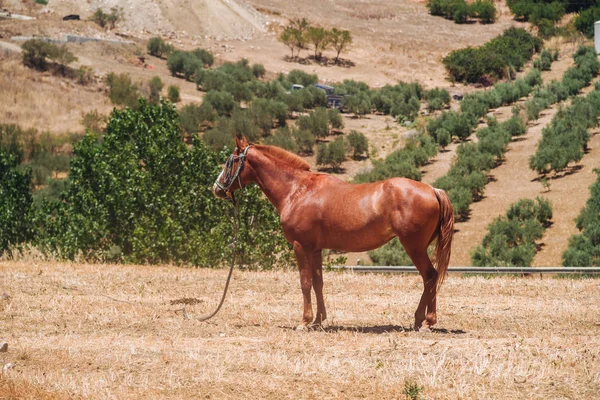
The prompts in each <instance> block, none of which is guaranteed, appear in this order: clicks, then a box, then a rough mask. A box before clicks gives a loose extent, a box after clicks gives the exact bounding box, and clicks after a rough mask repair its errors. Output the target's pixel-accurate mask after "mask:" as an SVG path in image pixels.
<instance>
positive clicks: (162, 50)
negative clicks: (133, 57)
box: [148, 36, 173, 57]
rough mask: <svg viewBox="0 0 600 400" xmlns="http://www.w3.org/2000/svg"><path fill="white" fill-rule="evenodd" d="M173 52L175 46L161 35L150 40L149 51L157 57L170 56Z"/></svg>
mask: <svg viewBox="0 0 600 400" xmlns="http://www.w3.org/2000/svg"><path fill="white" fill-rule="evenodd" d="M172 52H173V46H171V45H170V44H168V43H165V41H164V40H163V39H162V38H161V37H160V36H154V37H152V38H150V40H149V41H148V53H150V54H151V55H153V56H155V57H163V56H168V55H169V54H170V53H172Z"/></svg>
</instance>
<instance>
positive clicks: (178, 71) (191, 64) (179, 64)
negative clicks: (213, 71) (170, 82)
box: [167, 49, 214, 83]
mask: <svg viewBox="0 0 600 400" xmlns="http://www.w3.org/2000/svg"><path fill="white" fill-rule="evenodd" d="M213 62H214V57H213V55H212V53H210V52H208V51H206V50H204V49H196V50H193V51H180V50H174V51H172V52H171V53H169V54H168V56H167V67H168V68H169V71H170V72H171V75H173V76H179V75H183V77H184V78H185V79H187V80H193V79H196V83H198V82H197V80H198V77H197V75H198V71H201V70H202V69H203V68H204V67H209V66H211V65H212V64H213Z"/></svg>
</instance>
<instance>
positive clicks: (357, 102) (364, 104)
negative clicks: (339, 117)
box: [342, 92, 371, 117]
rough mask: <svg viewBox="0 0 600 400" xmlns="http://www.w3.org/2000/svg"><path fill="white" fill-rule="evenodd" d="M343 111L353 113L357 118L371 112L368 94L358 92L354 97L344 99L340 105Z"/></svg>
mask: <svg viewBox="0 0 600 400" xmlns="http://www.w3.org/2000/svg"><path fill="white" fill-rule="evenodd" d="M342 107H343V108H344V110H347V111H348V112H351V113H353V114H354V115H356V116H357V117H360V116H361V115H366V114H369V113H370V112H371V98H370V97H369V95H368V93H365V92H360V93H357V94H355V95H351V96H346V97H344V101H343V104H342Z"/></svg>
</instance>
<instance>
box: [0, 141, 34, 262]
mask: <svg viewBox="0 0 600 400" xmlns="http://www.w3.org/2000/svg"><path fill="white" fill-rule="evenodd" d="M18 158H19V157H18V156H17V155H15V154H11V153H9V152H7V151H6V150H5V149H4V148H2V147H1V146H0V256H2V255H3V254H4V253H8V255H9V257H12V255H13V251H14V250H15V249H20V246H21V245H22V244H23V243H25V242H27V241H29V240H31V239H32V237H33V229H32V228H33V224H32V222H33V221H32V211H33V210H32V204H33V198H32V194H31V171H30V170H29V169H23V168H19V160H18Z"/></svg>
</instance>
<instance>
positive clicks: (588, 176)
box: [0, 0, 600, 266]
mask: <svg viewBox="0 0 600 400" xmlns="http://www.w3.org/2000/svg"><path fill="white" fill-rule="evenodd" d="M3 5H4V6H5V7H7V8H9V9H11V10H12V11H14V12H18V13H21V14H25V15H32V16H34V17H35V18H36V19H35V20H31V21H20V20H0V90H1V91H2V93H3V96H1V98H0V123H2V124H11V123H14V124H18V125H20V126H22V127H23V128H36V129H38V130H39V131H40V132H51V133H53V134H63V133H66V132H81V131H82V130H83V125H82V123H81V120H82V116H83V115H84V114H85V113H88V112H91V111H94V110H95V111H98V112H99V113H100V114H102V115H107V114H108V113H109V112H110V111H111V109H112V108H113V106H112V104H110V102H109V100H108V98H107V96H106V87H105V85H104V84H103V83H102V79H103V77H104V76H105V75H106V74H108V73H110V72H115V73H127V74H129V75H130V76H131V77H132V78H133V80H134V81H136V82H138V83H145V82H148V81H149V80H150V79H151V78H152V77H153V76H159V77H160V78H161V80H162V81H163V82H164V83H165V86H167V85H177V86H179V87H180V88H181V98H182V102H181V103H180V104H179V107H181V106H183V105H185V104H189V103H198V102H201V101H202V98H203V96H204V94H203V92H200V91H198V90H197V89H196V85H195V84H194V83H193V82H187V81H185V80H183V79H179V78H176V77H173V76H171V75H170V73H169V71H168V69H167V66H166V62H165V60H164V59H159V58H156V57H151V56H148V55H147V54H146V41H147V39H148V38H149V37H151V36H155V35H161V36H162V37H163V38H164V39H165V40H166V41H167V42H168V43H170V44H172V45H174V46H175V47H176V48H180V49H193V48H196V47H202V48H205V49H209V50H211V51H212V52H213V53H214V54H215V56H216V64H222V63H224V62H226V61H237V60H239V59H240V58H247V59H248V60H249V61H250V62H251V63H261V64H263V65H264V66H265V68H266V71H267V75H266V76H267V78H273V77H275V76H276V74H278V73H280V72H289V71H290V70H292V69H301V70H303V71H305V72H308V73H315V74H318V76H319V79H320V81H322V82H341V81H343V80H345V79H354V80H358V81H364V82H366V83H368V84H369V85H371V86H372V87H379V86H382V85H384V84H388V83H391V84H394V83H396V82H397V81H398V80H405V81H418V82H420V83H421V84H422V85H424V86H425V87H426V88H432V87H443V88H447V89H448V90H449V91H450V93H452V94H458V93H461V94H462V93H467V92H471V91H477V90H484V89H481V88H475V87H473V86H464V85H461V84H452V83H451V82H449V81H448V80H447V77H446V74H445V71H444V69H443V67H442V65H441V63H440V60H441V58H442V57H443V56H444V55H446V54H447V53H448V52H450V51H452V50H454V49H457V48H462V47H465V46H477V45H480V44H482V43H484V42H486V41H488V40H489V39H491V38H493V37H495V36H496V35H498V34H499V33H501V32H502V31H503V30H504V29H506V28H507V27H509V26H527V25H526V24H524V23H521V22H517V21H514V20H513V19H512V18H511V17H510V15H509V14H508V12H507V10H506V9H505V7H504V5H499V8H500V16H499V20H498V22H497V23H495V24H492V25H482V24H479V23H474V24H466V25H457V24H454V23H453V22H452V21H447V20H444V19H442V18H439V17H432V16H431V15H429V14H428V13H427V10H426V8H425V7H424V5H423V3H422V2H413V1H408V0H405V1H401V2H399V3H397V4H396V3H391V2H386V1H374V2H353V1H350V0H343V1H337V2H325V3H323V2H316V1H314V0H303V1H300V2H297V3H295V6H294V7H290V6H289V4H287V3H285V2H280V1H274V0H248V1H247V2H244V1H242V0H230V1H225V0H188V1H178V0H163V1H159V0H152V1H141V0H136V1H129V2H124V1H117V0H103V1H98V0H92V1H89V2H78V1H72V0H65V1H61V2H58V1H57V2H54V1H50V3H49V5H48V6H40V5H35V4H34V3H33V2H31V1H26V2H23V1H16V0H5V1H4V2H3ZM113 6H119V7H123V21H122V22H121V23H119V24H118V26H117V27H116V28H115V29H114V30H105V29H102V28H100V27H98V26H97V25H96V24H94V23H93V22H90V21H87V19H88V18H89V17H90V16H91V15H92V13H93V12H94V11H95V10H96V9H97V8H98V7H102V8H103V9H105V10H108V9H110V8H111V7H113ZM307 10H312V11H307ZM314 10H318V12H316V11H314ZM66 14H79V15H80V16H81V17H82V19H83V20H82V21H62V19H61V18H62V16H64V15H66ZM304 16H306V17H307V18H309V20H310V21H311V22H313V23H315V24H320V25H323V26H325V27H341V28H344V29H349V30H351V31H352V34H353V36H354V44H353V45H352V47H351V48H350V50H349V51H348V52H347V53H345V54H343V58H344V59H345V60H347V61H350V63H347V64H346V65H345V66H339V65H319V64H316V63H314V62H313V61H310V60H304V61H303V63H298V62H289V61H287V60H286V58H285V57H286V55H287V54H288V50H287V48H286V47H285V46H284V45H283V44H281V43H279V42H278V41H277V40H276V35H277V34H278V32H279V31H280V29H281V26H282V24H286V23H287V22H288V20H289V19H291V18H297V17H304ZM66 34H78V35H82V36H88V37H93V38H98V39H109V40H116V41H124V40H126V41H127V43H121V44H115V43H105V42H98V43H85V44H68V45H67V46H68V48H69V50H71V51H72V52H73V53H74V54H75V55H76V56H77V57H78V61H77V62H76V63H75V64H74V65H75V66H87V67H89V68H91V69H92V71H93V73H94V75H95V83H94V84H91V85H89V86H81V85H77V84H74V83H73V82H72V81H70V80H67V79H63V78H59V77H57V76H53V75H52V74H50V73H48V72H45V73H39V72H35V71H32V70H30V69H28V68H25V67H24V66H23V65H22V64H21V62H20V60H21V55H20V53H19V47H18V46H19V44H21V43H22V42H18V41H15V40H11V39H12V38H13V37H15V36H40V37H50V38H60V37H62V36H63V35H66ZM578 44H579V42H569V41H565V40H558V41H556V42H554V43H551V44H550V45H551V46H553V47H555V48H557V49H559V50H560V58H559V61H558V62H556V63H555V64H554V65H553V66H552V69H551V71H549V72H546V73H544V76H543V78H544V80H545V81H549V80H551V79H560V77H561V76H562V74H563V73H564V71H565V70H566V69H567V68H568V66H569V65H570V64H569V63H570V62H571V61H570V60H571V53H572V52H573V51H574V49H575V48H576V46H577V45H578ZM306 53H307V51H305V50H303V56H306ZM325 55H326V56H329V57H331V56H332V54H331V52H326V53H325ZM141 59H143V61H141ZM527 68H530V65H528V66H527V67H526V69H527ZM451 106H452V108H454V109H456V108H457V107H458V106H459V103H458V102H457V101H453V102H452V104H451ZM559 107H560V105H557V106H554V107H553V108H552V109H549V110H547V111H545V112H544V114H543V115H542V117H541V118H540V119H539V120H537V121H534V122H532V123H531V124H530V126H529V130H528V132H527V134H526V135H525V136H524V137H523V138H520V139H518V140H514V141H513V142H511V143H510V144H509V151H508V153H507V155H506V159H505V161H504V163H503V164H502V165H500V166H499V167H498V168H496V169H494V170H493V171H492V172H491V182H490V183H489V185H488V186H487V188H486V192H485V196H484V197H483V198H482V199H481V200H480V201H478V202H476V203H473V204H472V205H471V214H470V218H469V219H468V220H467V221H465V222H461V223H459V224H457V226H456V228H457V235H456V241H455V249H454V254H453V258H452V260H451V264H452V265H468V264H470V256H469V253H470V251H471V249H472V248H473V247H474V246H475V245H476V244H478V243H479V242H480V241H481V239H482V238H483V236H484V235H485V232H486V228H487V225H488V224H489V223H490V222H491V221H492V220H493V219H494V218H495V217H496V216H498V215H501V214H503V213H504V212H505V211H506V207H507V206H508V205H509V204H510V203H512V202H514V201H515V200H517V199H519V198H522V197H527V198H535V197H536V196H538V195H544V196H546V197H548V198H549V199H550V200H551V202H552V204H553V205H554V206H555V216H556V217H555V223H554V225H553V226H552V227H551V228H550V229H548V230H547V232H546V236H545V237H544V239H543V241H542V242H543V243H542V244H541V251H540V252H539V254H538V256H537V257H536V259H535V264H536V265H541V266H550V265H559V264H560V254H561V253H562V251H563V250H564V249H565V248H566V246H567V242H568V238H569V237H570V236H571V235H572V234H573V233H575V224H574V222H573V218H574V217H575V216H576V215H577V214H578V212H579V209H580V208H581V207H582V205H583V204H584V203H585V201H586V199H587V197H588V193H589V192H588V187H589V185H590V184H591V183H592V182H593V180H594V174H593V173H592V172H591V170H592V168H594V167H596V166H598V165H600V153H599V151H598V150H599V149H600V143H599V138H600V136H599V135H598V134H596V135H595V136H594V137H593V138H592V140H591V142H590V151H589V152H588V153H587V154H586V155H585V157H584V159H583V160H582V161H581V163H578V164H577V165H575V166H574V168H573V172H574V173H572V174H569V175H565V176H560V177H557V178H556V179H553V180H551V187H550V191H549V192H547V193H546V192H543V190H542V185H541V184H540V183H539V182H538V181H537V180H536V179H537V175H536V174H534V173H533V172H532V171H530V170H529V169H528V167H527V162H528V159H529V157H530V156H531V155H532V154H533V152H534V151H535V148H536V145H537V142H538V141H539V138H540V135H541V131H542V129H543V128H544V126H545V124H547V123H548V122H549V121H550V120H551V117H552V116H553V115H554V114H555V113H556V112H557V110H558V109H559ZM510 108H511V107H503V108H499V109H497V110H492V112H493V113H494V114H495V115H496V116H499V115H504V116H508V115H509V114H510ZM344 124H345V131H350V130H352V129H355V130H358V131H361V132H364V133H365V135H366V136H367V137H368V138H369V140H370V142H371V154H372V155H373V157H385V156H386V155H388V154H389V153H391V152H392V151H393V150H395V149H398V148H400V147H402V146H403V144H404V139H405V136H404V135H405V134H406V133H407V132H408V131H409V130H410V129H409V128H408V127H406V126H402V125H400V124H398V123H397V122H396V121H394V119H393V118H391V117H389V116H383V115H374V114H371V115H368V116H366V117H364V118H354V117H353V116H351V115H348V114H346V115H344ZM595 133H597V132H595ZM471 140H473V138H472V139H471ZM455 150H456V145H450V146H449V147H448V151H444V152H441V153H439V154H438V155H437V156H436V157H435V158H434V159H433V160H432V162H431V163H430V164H429V165H426V166H425V167H423V170H422V172H423V181H424V182H426V183H433V182H434V181H435V179H437V178H439V177H440V176H442V175H443V174H445V173H446V172H447V170H448V168H449V167H450V165H451V163H452V160H453V159H454V157H455ZM307 159H308V161H309V162H310V163H311V165H312V166H313V167H316V165H315V164H316V162H315V157H314V156H313V157H307ZM370 165H371V160H369V159H367V160H360V161H354V160H352V161H351V160H348V161H346V162H345V163H344V165H343V167H344V170H343V171H342V173H341V174H340V177H341V178H342V179H345V180H351V179H352V178H353V177H354V175H356V173H357V172H359V171H361V170H364V169H365V168H369V166H370ZM357 258H362V259H363V260H364V259H365V255H364V254H358V255H349V258H348V263H350V264H354V263H356V260H357Z"/></svg>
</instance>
